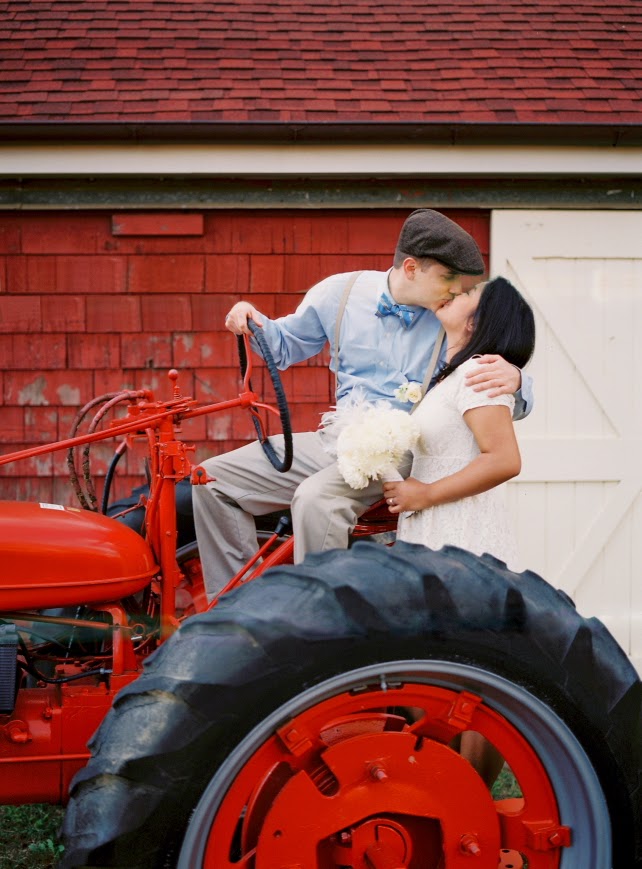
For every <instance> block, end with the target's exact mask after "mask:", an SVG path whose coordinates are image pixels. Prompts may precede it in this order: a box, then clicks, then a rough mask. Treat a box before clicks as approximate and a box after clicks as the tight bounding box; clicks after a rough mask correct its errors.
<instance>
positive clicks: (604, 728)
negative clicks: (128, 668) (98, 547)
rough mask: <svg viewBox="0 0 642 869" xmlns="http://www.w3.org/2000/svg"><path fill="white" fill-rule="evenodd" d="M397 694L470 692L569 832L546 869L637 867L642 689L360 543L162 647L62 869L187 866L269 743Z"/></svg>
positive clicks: (517, 589)
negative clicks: (340, 703)
mask: <svg viewBox="0 0 642 869" xmlns="http://www.w3.org/2000/svg"><path fill="white" fill-rule="evenodd" d="M413 684H414V685H420V686H421V685H423V686H425V685H431V686H438V689H439V690H440V689H441V688H443V689H445V690H448V691H454V692H455V694H458V693H461V692H462V691H464V692H468V693H471V692H472V694H474V695H477V696H478V697H480V698H481V700H482V704H483V705H485V706H487V707H489V708H490V710H491V714H492V715H495V716H497V715H499V716H500V719H501V720H502V721H504V722H506V727H507V728H514V729H515V730H516V731H518V733H519V734H520V738H521V737H524V738H525V740H526V742H527V743H529V745H530V746H531V748H532V749H534V750H535V752H536V754H537V757H538V762H539V764H540V765H541V767H542V769H544V770H545V773H546V776H547V777H548V779H549V780H550V783H551V787H552V789H553V791H554V794H555V800H556V803H557V806H558V808H559V817H560V821H561V824H563V825H566V826H569V827H570V828H571V841H572V844H571V846H570V847H563V848H560V849H559V858H560V862H559V865H560V866H561V867H562V869H611V867H613V869H640V867H642V786H641V782H642V760H641V754H642V748H641V746H642V687H641V683H640V680H639V679H638V677H637V675H636V673H635V671H634V670H633V668H632V666H631V664H630V663H629V661H628V659H627V658H626V655H625V654H624V653H623V652H622V650H621V649H620V648H619V646H618V645H617V644H616V643H615V641H614V640H613V638H612V637H611V636H610V634H609V633H608V632H607V630H606V629H605V628H604V626H603V625H602V624H601V623H600V622H599V621H597V620H595V619H585V618H583V617H581V616H580V615H579V614H578V613H577V612H576V610H575V609H574V608H573V606H572V605H571V604H570V603H569V602H568V601H567V599H566V598H565V596H563V595H560V594H559V593H558V592H556V591H555V590H554V589H553V588H552V587H551V586H549V585H548V584H547V583H546V582H544V581H543V580H542V579H541V578H539V577H537V576H536V575H534V574H532V573H524V574H520V575H517V574H514V573H511V572H510V571H508V570H507V569H506V567H505V566H504V565H503V564H502V563H501V562H498V561H497V560H495V559H493V558H490V557H489V556H484V557H483V558H481V559H479V558H476V557H475V556H472V555H471V554H470V553H467V552H463V551H462V550H458V549H455V548H452V547H447V548H445V549H443V550H441V551H440V552H432V551H430V550H428V549H425V548H424V547H421V546H416V545H413V544H405V543H397V544H396V545H395V546H394V547H392V548H386V547H382V546H380V545H377V544H373V543H370V542H364V543H357V544H356V545H355V546H354V547H353V548H352V549H351V550H349V551H345V552H344V551H333V552H327V553H323V554H320V555H313V556H310V557H308V558H307V559H306V561H305V563H304V564H302V565H298V566H290V567H282V568H274V569H272V570H270V571H268V572H266V574H264V575H263V577H261V578H260V579H258V580H256V581H254V582H251V583H248V584H247V585H246V586H242V587H240V588H239V589H237V590H235V591H233V592H231V593H230V594H228V595H226V596H225V597H224V598H223V599H222V600H221V601H220V602H219V604H218V606H217V607H215V608H214V609H213V610H212V611H210V612H208V613H204V614H202V615H197V616H194V617H193V618H190V619H188V620H187V621H186V622H185V623H184V624H183V626H182V627H181V629H180V631H179V632H178V633H177V634H175V635H174V636H173V637H172V638H171V639H170V640H169V641H168V642H166V643H165V644H164V645H163V646H162V647H161V648H160V650H159V651H158V652H157V653H156V654H155V655H154V656H153V657H152V658H151V659H150V661H149V662H148V664H147V666H146V667H145V671H144V673H143V675H142V676H141V677H140V678H139V679H138V680H136V681H135V682H134V683H132V684H131V685H130V686H128V687H127V688H126V689H124V690H123V691H122V692H121V693H120V694H119V695H118V697H117V698H116V701H115V703H114V707H113V709H112V710H111V711H110V713H109V714H108V716H107V717H106V718H105V720H104V722H103V724H102V725H101V727H100V728H99V730H98V732H97V734H96V735H95V737H94V739H93V741H92V745H91V748H92V753H93V757H92V759H91V760H90V762H89V763H88V765H87V767H86V768H85V769H83V770H81V771H80V772H79V773H78V775H77V776H76V778H75V780H74V782H73V785H72V790H71V798H70V803H69V807H68V809H67V813H66V816H65V821H64V827H63V836H64V844H65V854H64V858H63V860H62V863H61V865H62V866H63V867H78V866H112V867H113V866H123V867H125V866H126V867H129V869H139V867H140V869H142V867H162V866H168V865H176V864H179V865H180V866H181V867H183V866H185V867H189V869H194V867H197V866H200V865H202V859H203V853H204V850H205V848H206V847H207V841H208V836H209V830H210V827H211V825H212V823H213V819H215V818H216V816H217V812H218V811H219V807H220V805H221V802H222V801H224V800H225V798H226V791H227V789H228V788H229V787H230V786H231V784H232V783H233V782H234V781H235V780H236V779H237V777H238V775H239V773H240V772H241V771H242V770H243V768H244V767H245V765H246V764H247V763H248V762H249V760H250V759H251V758H252V757H253V756H254V755H256V753H257V752H259V751H260V748H261V746H262V745H263V744H264V743H265V741H266V740H268V739H270V738H271V737H272V735H273V734H274V733H275V731H276V730H278V729H279V728H281V727H283V726H284V724H286V723H287V722H288V721H291V720H292V719H293V718H296V717H297V716H298V715H301V714H302V713H303V712H304V711H305V710H310V709H311V708H314V707H315V706H317V705H318V706H319V707H320V706H321V705H322V704H323V703H324V702H327V700H328V698H332V697H338V696H339V695H345V696H346V697H349V696H350V697H353V696H358V694H359V692H363V691H365V690H370V688H371V686H374V688H372V690H375V688H376V691H377V692H378V693H379V694H381V691H384V690H388V685H395V686H401V687H397V688H396V689H395V690H396V691H400V692H401V694H400V695H395V697H396V700H395V704H396V705H399V697H401V698H402V699H403V697H404V690H408V691H409V692H410V691H411V686H412V685H413ZM382 686H383V687H382ZM410 697H411V693H409V694H408V698H410ZM407 705H408V706H411V705H412V703H411V702H410V701H408V703H407ZM498 747H499V748H500V749H501V748H502V746H498ZM459 799H460V800H461V801H462V805H465V800H466V795H465V794H461V795H460V797H459ZM190 816H192V821H191V824H190V825H189V830H188V822H189V820H190ZM186 830H188V831H187V834H186ZM228 834H229V837H230V844H229V846H227V845H226V847H228V850H229V849H231V848H233V841H232V840H233V838H234V830H233V829H230V830H229V831H228ZM504 847H506V846H504ZM243 865H245V864H243ZM267 865H269V864H267ZM279 865H280V864H279ZM305 865H306V866H307V865H308V864H307V863H306V864H305ZM324 865H326V864H324ZM327 865H334V864H327ZM404 865H405V864H404ZM410 865H411V866H414V865H415V864H413V863H411V864H410ZM416 865H422V866H423V864H419V863H418V864H416ZM435 865H436V864H435ZM447 865H448V864H447V863H446V866H447ZM484 865H486V864H484ZM495 865H496V864H495ZM546 865H552V864H546Z"/></svg>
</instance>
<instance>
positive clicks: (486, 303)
mask: <svg viewBox="0 0 642 869" xmlns="http://www.w3.org/2000/svg"><path fill="white" fill-rule="evenodd" d="M534 349H535V318H534V316H533V311H532V309H531V307H530V305H529V304H528V302H527V301H526V300H525V299H524V297H523V296H522V295H521V294H520V293H519V292H518V291H517V290H516V289H515V287H514V286H513V285H512V284H511V282H510V281H507V280H506V278H502V277H497V278H493V279H492V280H491V281H488V283H487V284H486V286H485V287H484V289H483V290H482V294H481V297H480V299H479V304H478V306H477V310H476V311H475V315H474V318H473V332H472V335H471V336H470V341H469V342H468V344H466V346H465V347H463V348H462V349H461V350H458V351H457V353H455V355H454V356H453V358H452V359H451V360H450V362H448V363H447V364H446V365H445V366H444V367H443V368H442V369H441V370H440V371H438V372H437V374H436V375H435V378H434V382H435V383H437V382H439V381H440V380H443V379H444V377H448V375H449V374H452V372H453V371H454V370H455V369H456V368H458V367H459V366H460V365H461V364H462V362H465V361H466V360H467V359H470V358H471V356H477V355H483V354H484V353H496V354H497V355H498V356H503V358H504V359H505V360H506V361H507V362H510V363H511V364H512V365H517V367H518V368H523V367H524V365H526V363H527V362H528V360H529V359H530V358H531V356H532V355H533V350H534Z"/></svg>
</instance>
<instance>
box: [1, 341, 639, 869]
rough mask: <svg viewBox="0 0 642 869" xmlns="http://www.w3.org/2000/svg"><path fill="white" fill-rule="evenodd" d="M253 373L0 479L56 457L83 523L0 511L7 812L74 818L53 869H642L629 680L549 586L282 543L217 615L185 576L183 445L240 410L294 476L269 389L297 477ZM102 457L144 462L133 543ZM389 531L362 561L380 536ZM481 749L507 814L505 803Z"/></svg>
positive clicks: (428, 555)
mask: <svg viewBox="0 0 642 869" xmlns="http://www.w3.org/2000/svg"><path fill="white" fill-rule="evenodd" d="M258 337H259V338H260V336H258ZM263 352H264V354H265V355H267V351H266V350H265V349H264V351H263ZM247 356H248V354H247V349H245V351H244V353H243V354H242V357H243V358H242V371H243V387H242V390H241V392H240V394H239V396H238V398H235V399H233V400H231V401H227V402H222V403H219V404H214V405H207V406H200V405H198V404H197V403H196V402H195V401H193V400H191V399H189V398H185V397H183V396H182V395H181V393H180V390H179V387H178V382H177V374H176V373H175V372H170V378H171V380H172V383H173V389H172V394H171V396H170V398H169V399H168V400H166V401H156V400H155V399H154V398H153V396H152V395H151V394H150V393H149V392H146V391H141V392H136V393H129V392H123V393H118V394H114V395H109V396H106V397H103V398H102V399H101V400H100V401H98V400H94V401H93V402H90V403H89V404H88V405H87V406H86V407H85V408H84V409H83V413H81V414H80V415H79V419H80V418H81V417H84V416H86V414H87V413H88V412H89V410H91V409H94V408H95V407H98V410H97V411H96V412H95V415H94V417H93V419H92V422H91V425H90V426H89V431H88V432H87V433H85V434H78V433H77V431H78V428H79V425H78V426H76V427H75V429H74V432H72V436H71V437H70V438H69V439H68V440H67V441H63V442H58V443H55V444H51V445H47V446H41V447H36V448H34V449H31V450H28V451H24V452H22V453H19V454H13V455H10V456H4V457H2V459H1V460H0V461H1V462H2V463H6V462H9V461H16V460H19V459H21V458H25V457H27V456H33V455H36V454H39V453H43V452H46V451H53V450H62V449H67V450H68V451H69V464H70V469H71V474H72V479H73V481H74V484H75V486H76V489H77V491H78V492H79V494H80V497H81V502H82V507H83V508H86V509H74V508H69V507H61V506H59V505H52V504H31V503H9V502H4V503H1V504H0V523H1V524H2V528H3V533H2V542H1V543H0V551H1V564H2V576H1V581H0V769H1V770H2V776H1V778H0V789H1V792H2V793H1V797H0V799H1V800H2V802H4V803H16V804H18V803H27V802H49V803H58V802H63V803H67V802H68V808H67V812H66V815H65V821H64V826H63V842H64V845H65V852H64V856H63V858H62V863H61V865H62V866H64V867H78V866H112V867H114V866H119V867H129V869H139V867H140V869H142V867H166V866H178V867H182V869H194V867H210V869H339V867H341V869H402V867H405V869H420V867H421V869H459V867H462V869H467V867H476V869H496V867H497V866H501V867H505V869H508V867H513V869H517V867H528V869H553V867H560V869H613V867H615V869H636V867H637V869H639V867H642V738H641V737H642V730H641V727H642V717H641V715H642V686H641V683H640V680H639V679H638V677H637V675H636V673H635V671H634V669H633V667H632V666H631V664H630V663H629V661H628V659H627V657H626V655H625V654H624V652H623V651H622V650H621V649H620V648H619V646H618V645H617V644H616V642H615V641H614V639H613V638H612V637H611V636H610V634H609V633H608V632H607V630H606V629H605V628H604V626H603V625H602V624H601V623H600V622H599V621H597V620H596V619H592V618H591V619H586V618H583V617H582V616H581V615H580V614H579V613H577V611H576V610H575V608H574V607H573V604H572V602H571V601H570V600H569V599H568V598H567V597H566V596H565V595H564V594H562V593H560V592H558V591H556V590H555V589H554V588H552V587H551V586H550V585H548V584H547V583H546V582H545V581H544V580H542V579H541V578H540V577H538V576H536V575H534V574H532V573H528V572H526V573H522V574H519V575H518V574H515V573H512V572H510V571H509V570H508V569H507V568H506V566H505V565H504V564H503V563H501V562H499V561H497V560H496V559H494V558H492V557H490V556H484V557H482V558H478V557H475V556H473V555H471V554H470V553H467V552H464V551H463V550H459V549H456V548H453V547H446V548H444V549H443V550H441V551H439V552H432V551H430V550H428V549H426V548H424V547H421V546H417V545H414V544H404V543H396V544H395V545H394V546H386V545H382V544H381V542H374V541H372V540H370V541H368V540H357V541H356V542H355V543H354V545H353V546H352V547H351V548H350V549H349V550H347V551H331V552H326V553H323V554H319V555H313V556H310V557H308V558H307V559H306V561H305V562H304V563H303V564H301V565H297V566H294V565H292V564H290V563H288V562H290V561H291V551H292V548H291V547H292V539H291V537H287V536H283V535H282V534H281V532H280V531H279V530H277V531H275V532H274V533H273V534H271V535H267V538H266V539H265V540H264V542H263V544H262V546H261V550H260V555H259V556H257V558H256V559H254V560H253V562H252V563H251V564H249V565H248V570H247V572H246V573H245V574H243V575H241V576H238V577H235V578H234V579H233V580H231V581H230V583H229V584H228V587H227V589H226V590H225V591H224V593H223V594H222V595H221V596H220V597H219V598H218V599H217V600H215V601H214V602H213V603H212V604H209V605H208V602H207V598H206V596H205V593H204V588H203V582H202V577H201V574H200V567H199V561H198V551H197V549H196V545H195V544H191V545H187V546H183V547H181V548H179V549H178V551H177V526H176V522H177V520H176V487H177V485H179V486H184V485H186V484H185V482H184V481H185V479H187V480H188V481H189V482H188V483H187V485H189V484H190V483H191V484H193V485H199V484H200V483H203V482H205V479H204V472H203V470H202V469H200V468H198V467H193V466H192V464H191V463H190V461H189V458H188V447H187V446H186V445H185V443H184V442H183V441H182V440H181V439H180V437H179V436H178V434H177V430H178V427H179V424H180V422H181V421H182V420H184V419H189V418H192V417H195V416H198V415H202V414H206V413H214V412H217V411H229V410H230V409H232V408H237V407H241V408H247V409H249V411H250V412H251V413H252V415H253V416H254V418H255V420H256V424H257V430H258V433H259V437H260V439H261V441H262V443H264V446H265V449H266V452H267V453H268V454H269V458H270V460H272V461H273V462H277V463H280V464H281V466H282V467H286V466H287V464H288V462H289V456H290V455H291V435H290V430H289V419H288V413H287V404H286V402H285V397H284V396H283V392H282V389H281V386H280V383H279V382H278V374H277V372H276V369H275V367H274V365H273V363H272V362H271V361H270V360H268V361H267V365H268V370H269V372H270V375H271V377H272V380H273V382H274V383H275V391H276V396H277V398H276V404H277V408H276V410H275V409H274V408H271V409H272V410H273V411H274V410H275V412H276V413H277V414H278V415H279V416H280V419H281V422H282V423H283V425H284V429H285V434H286V438H285V443H286V454H285V456H284V457H283V458H282V459H281V458H279V457H278V456H277V455H276V453H275V451H274V449H273V448H272V445H271V444H270V442H269V440H268V439H267V437H266V436H265V434H264V431H265V427H264V424H263V421H262V413H263V410H262V408H263V409H264V408H266V405H265V404H264V403H262V402H260V401H259V398H258V396H257V395H256V394H255V393H254V392H253V391H252V388H251V383H250V372H251V364H250V361H249V359H248V358H247ZM120 402H125V403H126V404H127V412H126V415H125V416H123V417H120V418H117V419H115V420H114V419H112V420H111V422H110V423H109V424H108V425H106V424H105V423H106V420H107V419H108V418H109V417H110V412H111V410H112V409H113V408H114V407H116V406H117V405H118V404H119V403H120ZM107 438H116V439H118V448H117V450H116V456H118V455H120V454H121V453H122V452H123V450H124V449H125V448H126V446H127V445H128V444H129V445H131V444H132V443H133V442H134V441H141V440H142V441H143V443H145V444H146V446H147V448H148V453H149V465H148V467H149V492H148V495H147V496H146V497H145V498H144V499H143V502H142V503H144V527H143V528H142V533H140V534H139V533H137V532H136V531H134V530H132V529H131V528H130V527H128V526H127V524H125V523H124V522H122V521H119V520H118V519H116V518H112V517H109V516H106V515H103V513H105V512H108V511H107V506H108V505H107V500H108V498H107V497H106V496H103V499H102V501H103V503H102V510H97V509H95V508H96V496H95V491H94V490H93V486H92V484H91V474H90V473H89V470H88V468H89V451H90V448H91V444H92V443H93V442H95V441H98V440H104V439H107ZM78 448H82V451H83V462H82V468H83V470H82V474H81V473H80V471H79V470H78V468H77V459H76V453H77V450H78ZM110 473H111V469H110ZM110 473H108V480H107V483H106V490H108V489H109V485H108V483H109V477H110ZM81 477H82V478H83V480H84V482H81V479H80V478H81ZM137 509H138V510H139V511H140V512H143V510H142V507H138V508H137ZM380 512H381V515H378V514H377V511H376V509H375V510H373V511H371V512H370V514H369V515H367V516H366V517H364V521H363V522H362V523H361V524H360V525H359V526H358V527H357V528H356V529H355V537H358V536H362V537H363V536H364V535H367V534H369V533H372V532H380V531H382V530H385V529H386V528H390V527H391V524H390V520H389V519H388V518H387V514H386V511H385V510H384V511H380ZM267 568H270V569H269V570H268V569H267ZM259 576H260V579H258V580H257V577H259ZM255 580H256V581H255ZM467 731H473V732H475V733H478V734H481V735H482V736H483V737H485V739H486V740H487V741H489V742H490V743H492V744H493V745H494V746H495V747H496V749H497V750H498V751H499V752H500V754H501V756H502V757H503V759H504V762H505V764H506V769H509V770H510V771H511V773H512V775H513V776H514V780H515V789H516V791H515V792H516V793H517V794H519V795H518V796H515V797H513V798H511V799H496V798H494V797H493V794H492V791H491V790H490V789H489V787H488V786H487V785H486V784H485V783H484V781H483V780H482V777H481V776H480V774H479V773H478V772H477V770H476V768H475V767H474V766H473V765H472V764H471V763H470V762H469V761H468V760H466V759H465V757H464V754H463V752H460V751H459V750H458V740H459V739H460V738H461V735H462V734H463V733H465V732H467ZM88 745H89V748H88V747H87V746H88Z"/></svg>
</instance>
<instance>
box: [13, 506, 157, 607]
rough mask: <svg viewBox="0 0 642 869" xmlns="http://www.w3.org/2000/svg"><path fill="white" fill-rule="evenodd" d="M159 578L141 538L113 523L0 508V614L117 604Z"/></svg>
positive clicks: (50, 509)
mask: <svg viewBox="0 0 642 869" xmlns="http://www.w3.org/2000/svg"><path fill="white" fill-rule="evenodd" d="M157 571H158V568H157V566H156V564H155V561H154V557H153V555H152V553H151V551H150V549H149V546H148V545H147V544H146V543H145V541H144V540H143V539H142V537H140V536H139V535H138V534H136V532H135V531H132V530H131V528H127V526H125V525H122V524H121V523H120V522H118V521H116V520H115V519H110V518H108V517H106V516H103V515H101V514H99V513H91V512H88V511H86V510H79V509H77V508H73V507H61V506H60V505H59V504H33V503H25V502H22V501H0V610H4V611H6V610H17V609H20V610H23V609H43V608H45V607H57V606H66V605H68V604H83V603H97V602H100V601H111V600H118V599H119V598H122V597H127V596H128V595H131V594H135V593H136V592H137V591H139V590H140V589H141V588H143V587H144V586H145V585H146V584H147V583H148V582H149V581H150V579H151V577H153V576H154V575H155V574H156V573H157Z"/></svg>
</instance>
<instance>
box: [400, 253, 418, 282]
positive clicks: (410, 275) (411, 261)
mask: <svg viewBox="0 0 642 869" xmlns="http://www.w3.org/2000/svg"><path fill="white" fill-rule="evenodd" d="M401 267H402V268H403V273H404V275H405V276H406V278H407V279H408V280H409V281H414V279H415V272H416V271H417V269H418V268H419V263H418V262H417V260H416V259H415V258H414V256H407V257H406V258H405V260H404V261H403V263H402V266H401Z"/></svg>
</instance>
